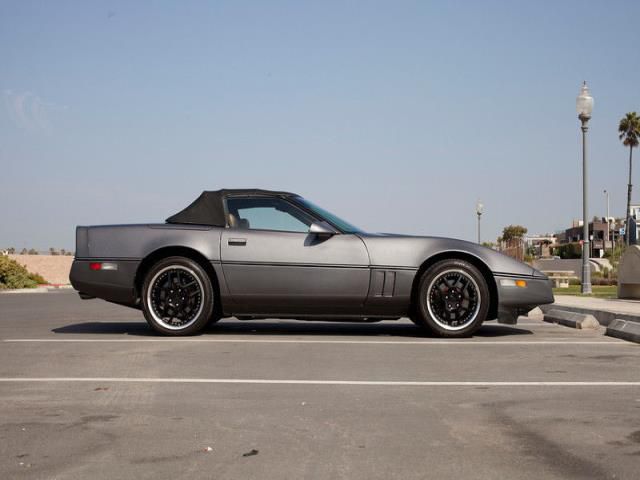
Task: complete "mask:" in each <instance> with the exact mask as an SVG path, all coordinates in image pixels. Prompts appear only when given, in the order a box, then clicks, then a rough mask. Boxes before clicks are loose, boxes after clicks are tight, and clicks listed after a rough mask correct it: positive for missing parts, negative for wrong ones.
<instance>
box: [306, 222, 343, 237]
mask: <svg viewBox="0 0 640 480" xmlns="http://www.w3.org/2000/svg"><path fill="white" fill-rule="evenodd" d="M309 233H311V234H314V235H317V236H318V237H323V238H329V237H331V236H333V235H335V234H336V233H337V232H336V231H335V230H334V229H333V227H331V225H329V224H328V223H326V222H314V223H312V224H311V226H310V227H309Z"/></svg>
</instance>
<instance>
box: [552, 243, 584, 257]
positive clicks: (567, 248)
mask: <svg viewBox="0 0 640 480" xmlns="http://www.w3.org/2000/svg"><path fill="white" fill-rule="evenodd" d="M555 254H556V255H558V256H559V257H560V258H562V259H563V260H564V259H576V258H582V245H580V244H579V243H565V244H564V245H560V246H558V247H555Z"/></svg>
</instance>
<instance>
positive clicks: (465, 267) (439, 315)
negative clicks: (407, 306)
mask: <svg viewBox="0 0 640 480" xmlns="http://www.w3.org/2000/svg"><path fill="white" fill-rule="evenodd" d="M415 310H416V311H415V314H414V316H413V321H414V322H415V323H416V324H417V325H419V326H421V327H424V328H426V329H428V330H430V331H431V332H433V333H435V334H436V335H438V336H441V337H467V336H470V335H472V334H473V333H474V332H475V331H476V330H477V329H478V328H480V325H482V322H483V321H484V320H485V319H486V318H487V313H488V312H489V288H488V287H487V282H486V280H485V279H484V277H483V276H482V274H481V273H480V272H479V271H478V269H477V268H476V267H475V266H473V265H472V264H470V263H469V262H466V261H464V260H455V259H451V260H442V261H440V262H437V263H435V264H434V265H432V266H431V267H430V268H429V269H427V270H426V271H425V272H424V273H423V274H422V277H421V278H420V283H419V285H418V296H417V304H416V308H415Z"/></svg>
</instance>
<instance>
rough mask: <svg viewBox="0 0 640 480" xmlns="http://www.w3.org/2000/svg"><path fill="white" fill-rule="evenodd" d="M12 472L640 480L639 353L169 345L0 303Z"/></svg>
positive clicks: (371, 336)
mask: <svg viewBox="0 0 640 480" xmlns="http://www.w3.org/2000/svg"><path fill="white" fill-rule="evenodd" d="M0 405H1V406H0V478H3V479H4V478H6V479H9V478H11V479H13V478H34V479H35V478H37V479H87V478H91V479H100V478H136V479H140V478H154V479H155V478H189V479H191V478H212V479H213V478H215V479H220V478H234V479H235V478H242V479H267V478H269V479H270V478H274V479H276V478H277V479H285V478H286V479H300V478H313V479H335V478H348V479H372V478H380V479H390V478H398V479H412V478H454V477H455V478H487V479H489V478H491V479H493V478H514V479H515V478H532V479H533V478H535V479H540V478H558V479H561V478H562V479H567V478H638V475H639V472H640V346H638V345H635V344H632V343H627V342H625V341H622V340H616V339H612V338H609V337H605V336H603V335H602V333H601V332H595V331H579V330H572V329H569V328H566V327H562V326H557V325H551V324H545V323H543V322H541V321H540V320H538V319H528V318H521V322H520V323H519V325H518V326H517V327H511V326H502V325H497V324H494V323H493V322H492V323H488V324H486V325H485V326H484V327H483V328H482V329H481V330H480V331H479V333H478V334H477V335H476V336H475V337H474V338H472V339H465V340H459V341H450V340H440V339H436V338H430V337H428V336H424V335H422V334H421V333H420V332H419V331H418V330H417V329H416V328H415V327H414V326H413V325H412V324H411V323H410V322H408V321H406V320H403V321H399V322H383V323H378V324H362V325H359V324H332V323H316V322H292V321H278V320H272V321H271V320H269V321H257V322H240V321H237V320H223V321H222V322H220V323H219V324H217V325H215V326H212V327H211V328H209V329H208V331H207V332H206V333H205V334H204V335H201V336H198V337H191V338H184V339H168V338H162V337H158V336H155V335H154V334H152V332H151V331H150V330H149V329H148V328H147V326H146V324H145V323H144V321H143V318H142V315H141V314H140V312H137V311H135V310H131V309H127V308H124V307H119V306H116V305H111V304H108V303H105V302H102V301H99V300H92V301H81V300H79V299H78V298H77V297H76V296H75V294H74V293H72V292H57V293H48V294H3V295H0Z"/></svg>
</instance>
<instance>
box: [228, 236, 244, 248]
mask: <svg viewBox="0 0 640 480" xmlns="http://www.w3.org/2000/svg"><path fill="white" fill-rule="evenodd" d="M227 243H228V245H230V246H232V247H244V246H245V245H246V244H247V239H246V238H230V239H229V240H228V242H227Z"/></svg>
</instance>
